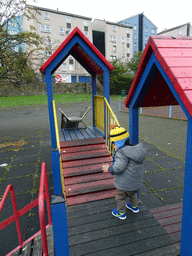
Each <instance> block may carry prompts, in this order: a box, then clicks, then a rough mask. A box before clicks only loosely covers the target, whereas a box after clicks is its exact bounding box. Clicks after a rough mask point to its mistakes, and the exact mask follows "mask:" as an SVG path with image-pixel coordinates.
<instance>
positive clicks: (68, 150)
mask: <svg viewBox="0 0 192 256" xmlns="http://www.w3.org/2000/svg"><path fill="white" fill-rule="evenodd" d="M104 148H105V149H107V146H106V144H105V143H104V142H103V143H102V144H96V145H95V144H93V145H86V146H77V147H71V148H62V149H61V154H67V153H73V152H80V151H90V150H96V149H104Z"/></svg>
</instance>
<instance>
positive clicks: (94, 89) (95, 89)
mask: <svg viewBox="0 0 192 256" xmlns="http://www.w3.org/2000/svg"><path fill="white" fill-rule="evenodd" d="M96 94H97V85H96V75H94V76H92V108H93V127H95V95H96Z"/></svg>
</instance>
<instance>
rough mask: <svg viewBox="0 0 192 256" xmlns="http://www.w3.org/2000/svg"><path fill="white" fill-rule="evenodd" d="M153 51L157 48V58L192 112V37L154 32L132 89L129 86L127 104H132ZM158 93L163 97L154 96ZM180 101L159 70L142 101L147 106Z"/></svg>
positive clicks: (155, 52)
mask: <svg viewBox="0 0 192 256" xmlns="http://www.w3.org/2000/svg"><path fill="white" fill-rule="evenodd" d="M152 52H154V54H155V56H156V58H157V60H158V61H159V63H160V64H161V66H162V68H163V70H164V71H165V73H166V74H167V76H168V77H169V79H170V81H171V83H172V85H173V86H174V88H175V90H176V92H177V93H178V95H179V97H180V99H181V101H182V102H183V104H184V105H185V107H186V108H187V110H188V111H189V113H190V114H192V37H177V38H175V37H164V36H153V37H150V38H149V41H148V43H147V45H146V48H145V50H144V52H143V55H142V58H141V61H140V63H139V67H138V69H137V73H136V76H135V78H134V80H133V83H132V86H131V89H130V90H129V93H128V95H127V98H126V100H125V106H126V107H129V104H130V102H131V99H132V97H133V95H134V92H135V90H136V88H137V86H138V84H139V81H140V79H141V77H142V74H143V72H144V70H145V67H146V65H147V63H148V60H149V58H150V56H151V54H152ZM163 88H164V89H163ZM159 90H162V94H161V93H159V92H160V91H159ZM158 95H159V96H158ZM162 96H163V97H162ZM155 97H159V98H158V100H157V99H156V100H150V99H153V98H155ZM166 99H167V101H166ZM176 104H178V103H177V101H176V99H175V98H174V96H173V94H172V92H171V90H170V89H169V87H168V85H167V84H166V82H165V81H164V79H163V77H162V76H161V74H160V72H157V74H156V76H155V78H154V80H153V81H152V83H151V85H150V87H149V90H148V91H147V94H146V95H145V97H144V99H143V101H142V103H141V106H145V107H147V106H163V105H176ZM189 108H190V109H189Z"/></svg>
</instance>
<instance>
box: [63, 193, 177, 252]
mask: <svg viewBox="0 0 192 256" xmlns="http://www.w3.org/2000/svg"><path fill="white" fill-rule="evenodd" d="M115 207H116V203H115V199H114V198H111V199H104V200H98V201H95V202H89V203H84V204H79V205H74V206H69V207H67V216H68V217H67V219H68V235H69V246H70V256H73V255H74V256H80V255H92V256H94V255H104V256H106V255H110V256H112V255H126V256H129V255H137V256H152V255H155V256H163V255H164V256H167V255H175V256H176V255H179V250H180V248H179V245H178V244H177V243H176V242H175V240H174V239H173V238H172V237H171V236H170V235H169V234H168V233H167V231H166V230H165V229H164V228H163V227H162V226H161V225H160V223H159V222H158V221H157V219H156V218H155V217H154V215H153V214H152V213H150V211H149V210H148V209H147V207H146V206H145V205H144V204H142V203H140V205H139V208H140V212H139V213H138V214H134V213H132V212H131V211H128V210H127V219H126V220H119V219H118V218H115V217H114V216H112V214H111V211H112V209H113V208H115Z"/></svg>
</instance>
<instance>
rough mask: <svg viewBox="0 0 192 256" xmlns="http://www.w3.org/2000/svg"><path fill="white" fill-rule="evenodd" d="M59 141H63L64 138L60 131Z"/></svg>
mask: <svg viewBox="0 0 192 256" xmlns="http://www.w3.org/2000/svg"><path fill="white" fill-rule="evenodd" d="M59 140H60V141H64V140H65V137H64V135H63V131H62V130H61V129H60V130H59Z"/></svg>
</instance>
